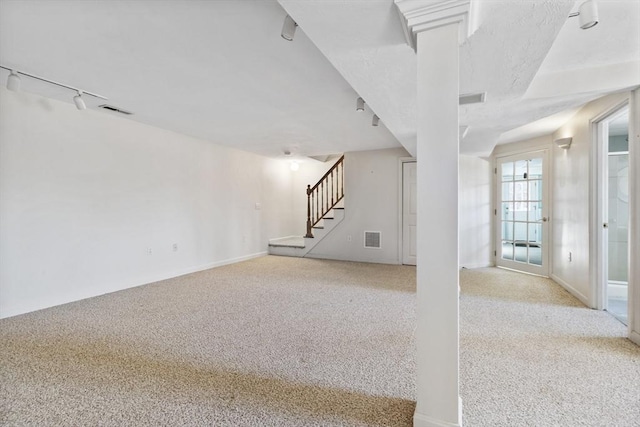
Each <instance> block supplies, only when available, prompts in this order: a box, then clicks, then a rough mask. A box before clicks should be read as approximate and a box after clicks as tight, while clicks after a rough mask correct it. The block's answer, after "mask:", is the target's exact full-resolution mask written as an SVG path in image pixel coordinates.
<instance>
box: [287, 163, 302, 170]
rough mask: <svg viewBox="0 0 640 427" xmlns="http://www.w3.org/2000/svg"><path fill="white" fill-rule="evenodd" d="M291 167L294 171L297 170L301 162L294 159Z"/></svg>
mask: <svg viewBox="0 0 640 427" xmlns="http://www.w3.org/2000/svg"><path fill="white" fill-rule="evenodd" d="M289 167H290V168H291V170H292V171H294V172H295V171H297V170H298V169H300V163H298V162H296V161H293V162H291V164H290V165H289Z"/></svg>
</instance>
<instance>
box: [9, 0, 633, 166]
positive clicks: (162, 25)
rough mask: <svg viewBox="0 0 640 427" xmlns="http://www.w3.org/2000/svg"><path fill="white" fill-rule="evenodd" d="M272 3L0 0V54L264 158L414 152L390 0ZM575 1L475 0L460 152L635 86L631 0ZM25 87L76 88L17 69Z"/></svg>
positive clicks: (536, 129)
mask: <svg viewBox="0 0 640 427" xmlns="http://www.w3.org/2000/svg"><path fill="white" fill-rule="evenodd" d="M279 3H280V4H278V2H276V0H244V1H239V0H201V1H178V0H165V1H161V0H137V1H135V0H134V1H126V2H124V1H99V0H96V1H85V2H80V1H74V0H67V1H61V0H38V1H34V0H21V1H15V0H0V62H1V63H2V65H4V66H8V67H15V68H16V69H18V70H22V71H25V72H29V73H33V74H36V75H41V76H43V77H46V78H49V79H52V80H57V81H60V82H62V83H67V84H69V85H72V86H76V87H80V88H83V89H85V90H88V91H92V92H96V93H99V94H102V95H105V96H107V97H109V103H110V104H113V105H115V106H117V107H120V108H123V109H125V110H130V111H133V112H134V113H135V114H134V115H133V116H131V117H130V119H131V120H137V121H140V122H142V123H146V124H150V125H153V126H158V127H161V128H165V129H169V130H172V131H176V132H180V133H183V134H187V135H192V136H196V137H199V138H203V139H206V140H209V141H212V142H214V143H218V144H223V145H232V146H235V147H237V148H240V149H243V150H248V151H253V152H256V153H259V154H263V155H267V156H273V157H277V156H281V155H282V152H283V151H284V150H292V151H293V152H294V154H295V155H298V156H303V155H304V156H306V155H323V154H329V153H335V152H344V151H354V150H365V149H378V148H387V147H397V146H399V145H400V144H399V143H401V144H402V145H404V146H405V147H406V148H407V149H408V150H409V151H411V152H413V153H415V144H416V120H417V117H416V81H417V76H416V72H415V71H416V57H415V53H414V52H413V50H412V49H411V48H409V47H408V46H407V45H406V44H405V40H404V36H403V32H402V28H401V26H400V21H399V18H398V16H397V12H396V10H395V5H394V4H393V0H350V1H327V0H305V1H298V0H279ZM578 4H579V2H575V1H573V0H528V1H516V0H492V1H481V0H474V7H476V9H477V11H478V18H479V27H478V29H477V30H476V31H475V33H474V34H473V35H472V36H471V37H470V38H469V39H467V41H466V42H464V44H462V45H461V47H460V66H461V69H460V92H461V93H469V92H477V91H486V92H487V102H486V103H484V104H476V105H468V106H463V107H461V109H460V124H461V125H465V126H468V128H469V130H468V133H467V134H466V136H465V138H464V139H463V140H462V141H461V151H462V152H463V153H466V154H477V155H486V154H488V153H489V152H490V151H491V150H492V148H493V147H494V145H495V144H496V143H505V142H511V141H516V140H520V139H523V138H527V137H534V136H539V135H543V134H549V133H551V132H553V131H554V130H555V129H557V127H558V126H560V125H562V124H563V120H564V121H566V120H567V118H568V117H571V115H572V114H573V113H575V111H576V109H577V108H578V107H579V106H580V105H582V104H584V103H585V102H587V101H589V100H592V99H594V98H596V97H599V96H601V95H603V94H606V93H609V92H613V91H617V90H623V89H628V88H630V87H632V86H635V85H638V84H640V34H639V32H640V2H638V1H636V0H623V1H611V0H610V1H606V0H600V1H599V2H598V4H599V6H600V24H598V25H597V26H596V27H594V28H593V29H590V30H586V31H585V30H579V29H578V26H577V22H576V21H575V18H573V19H567V15H568V14H569V12H571V11H573V10H576V9H577V5H578ZM285 10H286V11H285ZM286 13H289V14H290V15H291V16H293V17H294V19H295V20H296V21H297V22H298V24H299V25H300V27H299V28H298V30H297V33H296V37H295V39H294V41H293V42H286V41H284V40H283V39H282V38H281V37H280V29H281V26H282V22H283V19H284V16H285V15H286ZM6 75H7V73H6V72H4V71H2V72H1V73H0V76H1V77H2V78H5V77H6ZM23 89H24V90H25V91H27V92H33V93H37V94H41V95H44V96H49V97H52V98H56V99H60V100H63V101H65V102H71V97H72V95H73V94H72V93H69V91H68V90H64V89H58V88H55V87H52V86H49V85H46V84H42V83H38V82H37V81H33V80H29V79H26V78H23ZM358 95H360V96H362V97H363V98H365V100H366V102H367V104H366V113H364V114H358V113H356V112H355V99H356V97H357V96H358ZM87 100H88V101H89V100H90V99H89V98H87ZM88 104H89V107H90V108H96V107H97V105H98V102H96V101H90V102H88ZM374 112H375V113H376V114H377V115H378V116H380V118H381V126H379V127H377V128H376V127H372V126H371V116H372V114H373V113H374ZM101 114H112V113H108V112H101Z"/></svg>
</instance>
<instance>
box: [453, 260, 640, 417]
mask: <svg viewBox="0 0 640 427" xmlns="http://www.w3.org/2000/svg"><path fill="white" fill-rule="evenodd" d="M460 282H461V288H462V296H461V301H460V312H461V316H460V375H461V379H460V383H461V390H460V393H461V395H462V401H463V414H464V415H463V416H464V421H466V424H465V425H467V426H536V427H537V426H611V427H613V426H616V427H623V426H624V427H631V426H640V347H638V346H636V345H635V344H633V343H632V342H631V341H629V340H628V339H626V338H625V337H626V335H627V328H626V327H625V326H624V325H623V324H622V323H620V322H619V321H618V320H616V319H614V318H613V316H611V315H610V314H608V313H606V312H603V311H596V310H590V309H588V308H586V307H585V306H584V305H582V303H580V302H579V301H578V300H576V299H575V298H574V297H573V296H571V295H570V294H569V293H568V292H566V291H565V290H564V289H562V288H561V287H560V286H559V285H557V284H556V283H554V282H553V281H551V280H549V279H543V278H540V277H535V276H529V275H524V274H520V273H515V272H511V271H506V270H500V269H496V268H487V269H478V270H462V272H461V276H460Z"/></svg>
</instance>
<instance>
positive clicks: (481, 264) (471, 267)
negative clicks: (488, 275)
mask: <svg viewBox="0 0 640 427" xmlns="http://www.w3.org/2000/svg"><path fill="white" fill-rule="evenodd" d="M486 267H495V264H494V263H492V262H486V263H479V264H465V265H461V266H460V268H461V269H463V268H464V269H467V270H473V269H474V268H486ZM505 270H508V268H506V269H505Z"/></svg>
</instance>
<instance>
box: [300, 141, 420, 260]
mask: <svg viewBox="0 0 640 427" xmlns="http://www.w3.org/2000/svg"><path fill="white" fill-rule="evenodd" d="M401 157H410V156H409V154H408V153H407V151H406V150H405V149H404V148H392V149H386V150H372V151H357V152H350V153H345V159H344V162H345V165H344V174H345V178H344V185H345V196H344V207H345V218H344V220H342V222H341V223H340V224H338V225H337V226H336V227H335V228H334V229H333V231H332V232H331V233H330V234H329V235H327V236H326V237H325V238H324V239H323V240H322V241H321V242H320V243H318V245H317V246H315V247H314V248H313V249H312V250H311V251H310V252H309V253H308V254H307V256H308V257H311V258H328V259H340V260H347V261H363V262H378V263H384V264H398V263H399V262H400V259H399V253H398V238H399V236H398V214H399V209H398V202H399V188H400V187H399V185H400V182H399V177H400V175H399V165H400V163H399V159H400V158H401ZM365 231H380V232H381V233H382V240H381V241H382V248H381V249H371V248H365V247H364V232H365ZM349 236H350V237H351V240H348V238H349Z"/></svg>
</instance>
